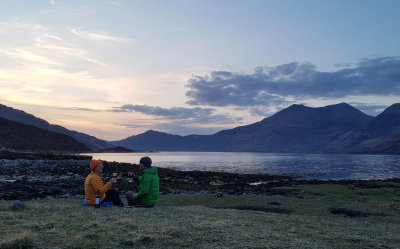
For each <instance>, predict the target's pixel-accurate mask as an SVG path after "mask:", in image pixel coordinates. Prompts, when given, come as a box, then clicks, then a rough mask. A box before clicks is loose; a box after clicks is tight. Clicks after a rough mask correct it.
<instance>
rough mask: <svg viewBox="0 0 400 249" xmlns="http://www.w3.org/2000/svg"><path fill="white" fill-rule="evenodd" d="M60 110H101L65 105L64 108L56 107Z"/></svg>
mask: <svg viewBox="0 0 400 249" xmlns="http://www.w3.org/2000/svg"><path fill="white" fill-rule="evenodd" d="M58 109H60V110H67V111H84V112H101V110H96V109H92V108H82V107H65V108H58Z"/></svg>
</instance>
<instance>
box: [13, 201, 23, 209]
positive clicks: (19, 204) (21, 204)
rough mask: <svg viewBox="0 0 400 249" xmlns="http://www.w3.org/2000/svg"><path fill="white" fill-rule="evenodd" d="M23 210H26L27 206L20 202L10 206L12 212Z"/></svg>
mask: <svg viewBox="0 0 400 249" xmlns="http://www.w3.org/2000/svg"><path fill="white" fill-rule="evenodd" d="M25 208H27V206H26V205H25V204H24V203H22V202H15V203H13V204H12V205H11V209H13V210H21V209H25Z"/></svg>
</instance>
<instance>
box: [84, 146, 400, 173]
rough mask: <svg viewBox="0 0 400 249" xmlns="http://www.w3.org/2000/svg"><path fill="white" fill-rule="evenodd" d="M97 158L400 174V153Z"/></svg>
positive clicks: (189, 166)
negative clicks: (148, 159)
mask: <svg viewBox="0 0 400 249" xmlns="http://www.w3.org/2000/svg"><path fill="white" fill-rule="evenodd" d="M86 155H91V156H93V158H94V159H103V160H106V161H116V162H128V163H137V162H138V161H139V159H140V157H142V156H145V155H147V156H149V157H151V158H152V160H153V164H154V165H155V166H158V167H165V168H174V169H180V170H205V171H222V172H236V173H267V174H285V175H292V176H299V177H300V178H303V179H320V180H329V179H332V180H341V179H363V180H370V179H388V178H400V155H393V156H389V155H337V154H335V155H332V154H272V153H246V152H240V153H236V152H235V153H231V152H155V153H91V154H86Z"/></svg>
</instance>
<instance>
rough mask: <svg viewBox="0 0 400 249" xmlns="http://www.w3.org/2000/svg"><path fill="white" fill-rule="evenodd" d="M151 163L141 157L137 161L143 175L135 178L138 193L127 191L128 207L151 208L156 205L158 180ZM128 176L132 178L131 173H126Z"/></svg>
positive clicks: (149, 160) (147, 158) (155, 169)
mask: <svg viewBox="0 0 400 249" xmlns="http://www.w3.org/2000/svg"><path fill="white" fill-rule="evenodd" d="M151 164H152V161H151V158H150V157H147V156H146V157H142V158H140V161H139V167H140V170H141V171H143V174H142V175H141V176H139V177H136V178H135V182H136V183H137V184H139V189H140V191H139V192H138V193H134V192H133V191H128V192H127V193H126V199H127V200H128V205H129V206H135V207H152V206H154V204H156V203H157V200H158V190H159V179H158V175H157V168H156V167H155V166H151ZM128 175H130V176H134V174H133V172H128Z"/></svg>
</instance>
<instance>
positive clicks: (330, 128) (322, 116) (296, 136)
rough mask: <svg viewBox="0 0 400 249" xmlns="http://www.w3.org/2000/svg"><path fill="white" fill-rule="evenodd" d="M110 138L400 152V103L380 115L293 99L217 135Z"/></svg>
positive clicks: (213, 147)
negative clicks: (283, 106) (275, 110)
mask: <svg viewBox="0 0 400 249" xmlns="http://www.w3.org/2000/svg"><path fill="white" fill-rule="evenodd" d="M111 143H113V144H115V145H119V146H123V147H126V148H129V149H132V150H145V151H146V150H154V151H221V152H222V151H230V152H274V153H376V154H400V104H393V105H392V106H390V107H388V108H387V109H386V110H385V111H383V112H382V113H381V114H379V115H378V116H376V117H372V116H369V115H366V114H364V113H363V112H361V111H359V110H358V109H356V108H354V107H352V106H351V105H349V104H346V103H341V104H336V105H330V106H325V107H320V108H311V107H307V106H304V105H292V106H290V107H288V108H286V109H283V110H281V111H280V112H278V113H276V114H275V115H273V116H271V117H268V118H265V119H263V120H262V121H260V122H257V123H254V124H250V125H246V126H241V127H237V128H234V129H229V130H223V131H220V132H218V133H215V134H212V135H189V136H178V135H171V134H168V133H163V132H158V131H153V130H149V131H147V132H145V133H143V134H139V135H135V136H131V137H128V138H126V139H123V140H120V141H113V142H111Z"/></svg>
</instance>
